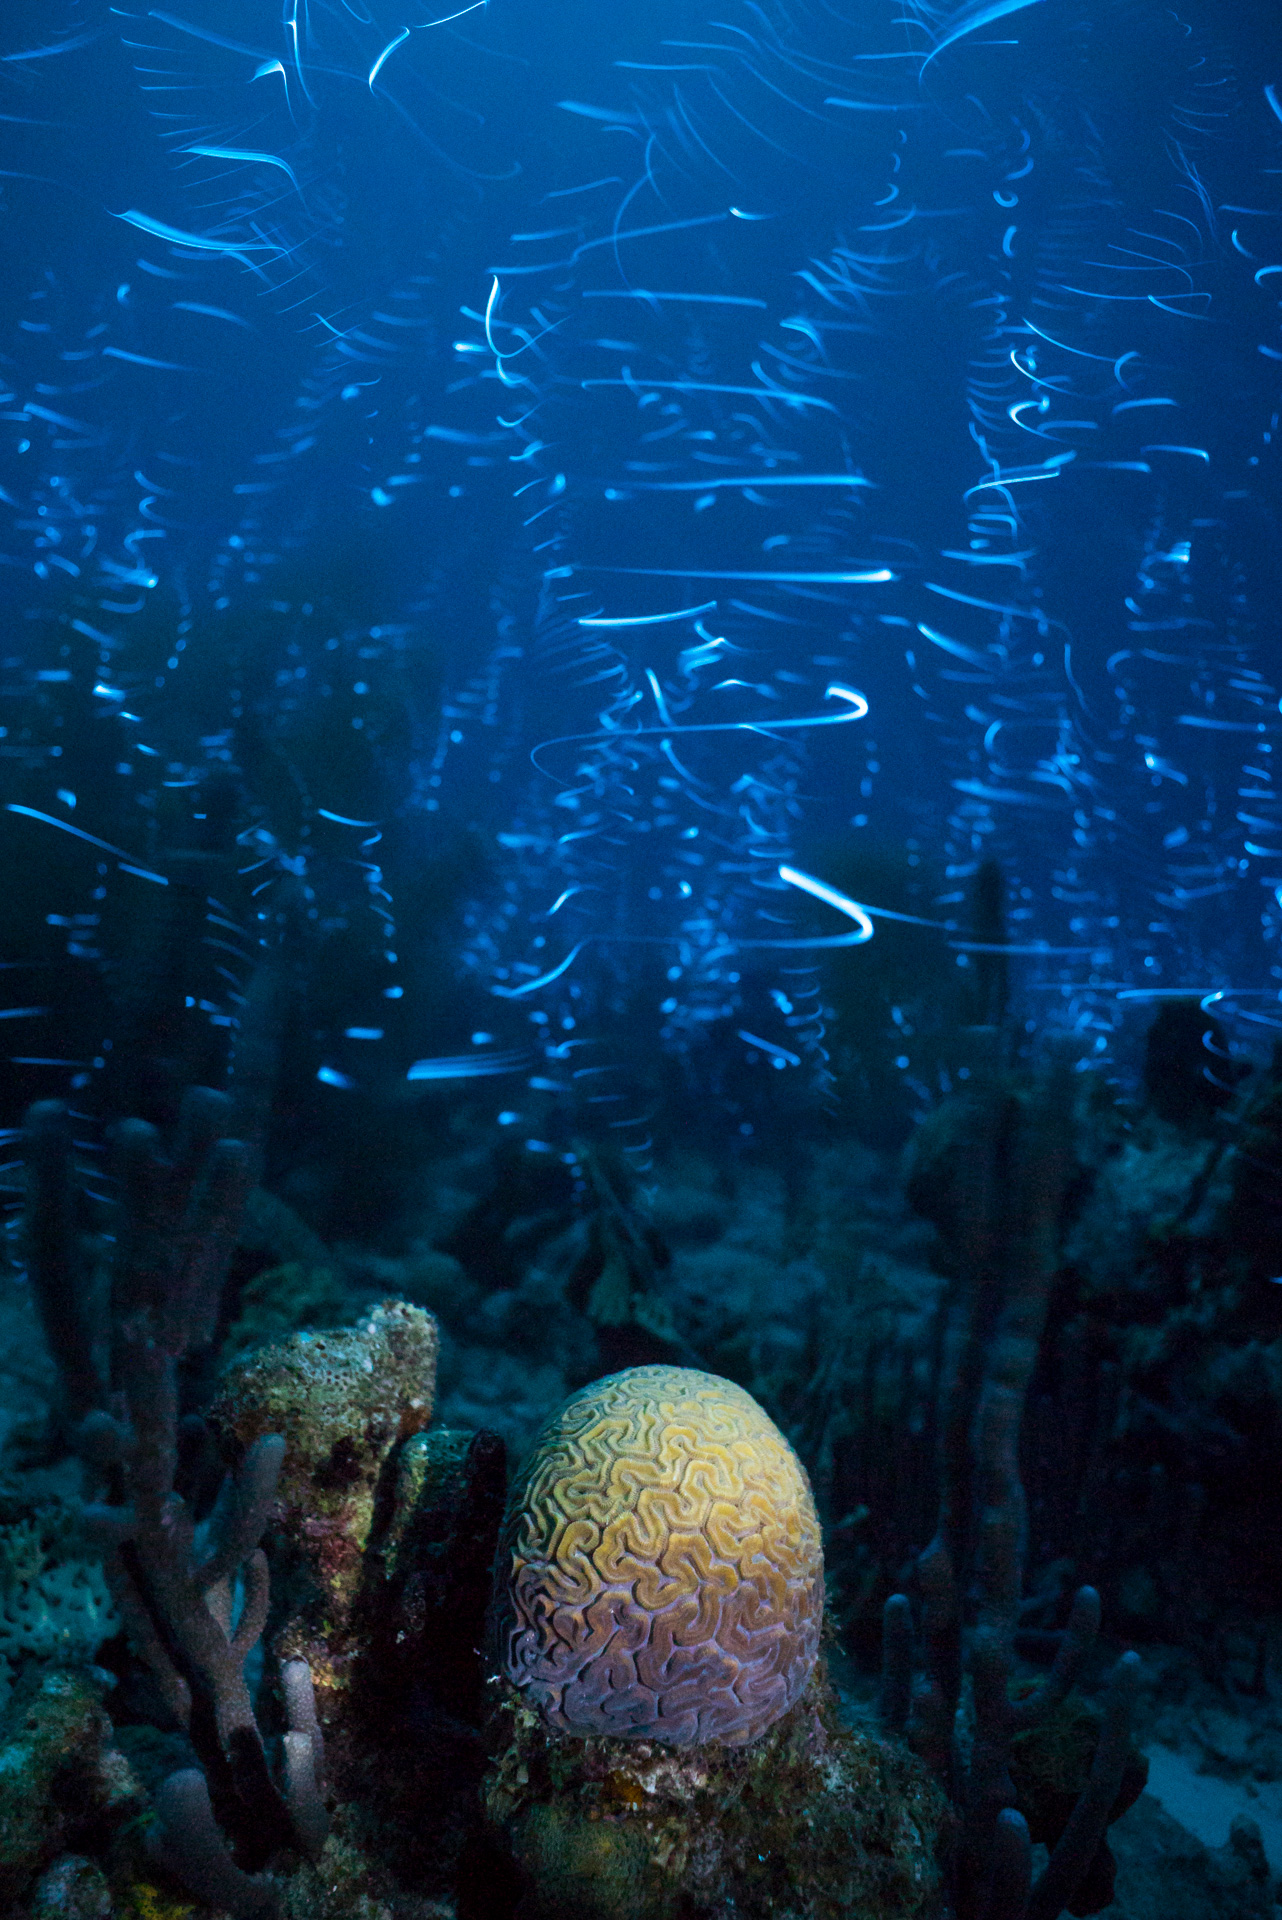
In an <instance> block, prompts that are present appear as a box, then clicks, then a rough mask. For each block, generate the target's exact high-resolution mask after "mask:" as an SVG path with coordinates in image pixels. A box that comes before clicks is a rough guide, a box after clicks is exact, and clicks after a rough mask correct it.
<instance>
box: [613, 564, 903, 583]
mask: <svg viewBox="0 0 1282 1920" xmlns="http://www.w3.org/2000/svg"><path fill="white" fill-rule="evenodd" d="M576 572H580V573H630V574H633V575H641V576H644V577H645V578H647V579H650V580H757V581H761V580H765V581H783V582H784V583H785V585H786V584H791V583H805V584H806V585H810V586H813V585H816V584H819V585H823V586H830V587H834V586H837V587H871V586H880V585H882V584H884V583H885V582H886V581H888V580H898V578H899V575H898V574H897V573H892V572H891V570H890V568H889V567H875V568H872V569H870V570H868V571H866V572H863V573H717V572H712V571H710V570H708V569H706V568H699V567H580V568H576Z"/></svg>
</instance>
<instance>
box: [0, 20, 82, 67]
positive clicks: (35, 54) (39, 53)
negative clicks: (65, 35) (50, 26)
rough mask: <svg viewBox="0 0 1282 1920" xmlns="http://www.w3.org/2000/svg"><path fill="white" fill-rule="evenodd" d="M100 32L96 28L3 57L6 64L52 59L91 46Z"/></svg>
mask: <svg viewBox="0 0 1282 1920" xmlns="http://www.w3.org/2000/svg"><path fill="white" fill-rule="evenodd" d="M99 32H100V29H98V28H95V29H94V31H93V32H92V33H78V34H77V35H76V36H75V38H74V39H71V40H56V41H55V42H54V43H53V45H52V46H48V47H28V48H27V49H26V50H25V51H24V52H22V53H6V54H5V55H4V56H3V59H4V62H5V64H6V65H9V66H12V65H14V64H15V63H19V62H21V61H23V60H52V59H53V57H54V55H55V54H59V53H74V52H75V50H76V48H77V47H87V46H89V44H90V43H91V42H92V41H94V40H96V39H97V38H98V36H99Z"/></svg>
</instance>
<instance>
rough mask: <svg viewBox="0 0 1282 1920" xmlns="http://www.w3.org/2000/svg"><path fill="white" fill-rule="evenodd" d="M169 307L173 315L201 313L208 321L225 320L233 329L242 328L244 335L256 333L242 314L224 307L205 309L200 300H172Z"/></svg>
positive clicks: (255, 329) (255, 328) (254, 328)
mask: <svg viewBox="0 0 1282 1920" xmlns="http://www.w3.org/2000/svg"><path fill="white" fill-rule="evenodd" d="M170 305H171V307H172V309H173V311H174V312H175V313H203V314H204V315H205V316H206V317H207V318H208V319H210V320H227V321H230V323H231V325H232V326H233V327H243V328H244V329H245V332H246V333H257V331H258V329H257V327H255V326H254V325H252V323H251V322H250V321H248V320H246V319H245V318H244V316H243V315H242V314H239V313H232V312H230V311H229V309H228V308H226V307H207V306H206V305H205V304H204V302H203V301H202V300H173V301H171V302H170Z"/></svg>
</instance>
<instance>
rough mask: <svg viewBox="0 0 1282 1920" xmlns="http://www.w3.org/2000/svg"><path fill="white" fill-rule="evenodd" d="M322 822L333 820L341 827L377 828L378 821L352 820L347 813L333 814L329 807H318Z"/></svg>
mask: <svg viewBox="0 0 1282 1920" xmlns="http://www.w3.org/2000/svg"><path fill="white" fill-rule="evenodd" d="M316 811H317V813H318V814H319V815H320V817H321V819H322V820H333V821H334V822H335V824H336V825H338V826H340V827H376V826H377V825H378V821H377V820H350V819H349V818H348V816H347V815H346V814H345V813H331V812H330V811H329V808H328V807H317V809H316Z"/></svg>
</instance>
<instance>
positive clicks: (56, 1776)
mask: <svg viewBox="0 0 1282 1920" xmlns="http://www.w3.org/2000/svg"><path fill="white" fill-rule="evenodd" d="M145 1807H146V1802H145V1800H144V1798H143V1795H142V1791H141V1789H140V1788H139V1786H138V1783H137V1781H136V1780H135V1779H134V1778H133V1775H132V1773H131V1771H130V1769H129V1766H128V1763H127V1762H126V1761H125V1759H124V1756H123V1755H122V1754H120V1753H119V1752H118V1751H117V1750H116V1749H115V1747H114V1746H113V1744H112V1738H111V1723H110V1721H109V1720H108V1718H107V1715H106V1713H105V1712H104V1711H103V1706H102V1688H101V1685H100V1684H98V1682H96V1681H95V1680H93V1679H91V1678H90V1677H89V1676H88V1675H87V1674H76V1673H62V1672H58V1671H54V1670H51V1671H46V1672H39V1671H37V1670H33V1671H32V1673H31V1674H30V1675H29V1676H28V1677H27V1678H26V1679H25V1680H24V1681H23V1682H22V1683H20V1685H19V1686H18V1687H17V1688H16V1689H15V1692H14V1697H13V1699H12V1701H11V1702H10V1704H9V1708H8V1710H7V1712H6V1714H5V1715H4V1718H3V1721H2V1722H0V1913H7V1911H8V1909H9V1908H10V1907H11V1906H12V1905H15V1904H16V1903H17V1902H18V1901H19V1900H21V1898H22V1897H23V1895H24V1893H25V1892H26V1891H27V1889H28V1888H29V1886H30V1884H31V1881H32V1879H33V1878H34V1876H35V1875H36V1874H37V1873H38V1872H40V1870H41V1869H42V1868H43V1867H45V1866H47V1865H48V1863H49V1862H50V1861H51V1860H52V1859H53V1857H54V1855H55V1854H57V1853H59V1852H60V1851H62V1850H63V1849H64V1848H65V1847H67V1846H73V1847H74V1846H77V1845H79V1846H84V1845H86V1843H92V1844H93V1845H94V1846H95V1850H105V1849H106V1848H107V1847H108V1846H109V1845H110V1843H111V1841H112V1838H113V1837H114V1836H115V1835H117V1834H118V1833H119V1832H120V1830H121V1829H122V1828H124V1827H125V1826H126V1825H127V1824H129V1823H131V1822H135V1821H137V1819H138V1818H139V1816H140V1815H141V1814H142V1813H143V1812H144V1811H145Z"/></svg>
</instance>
